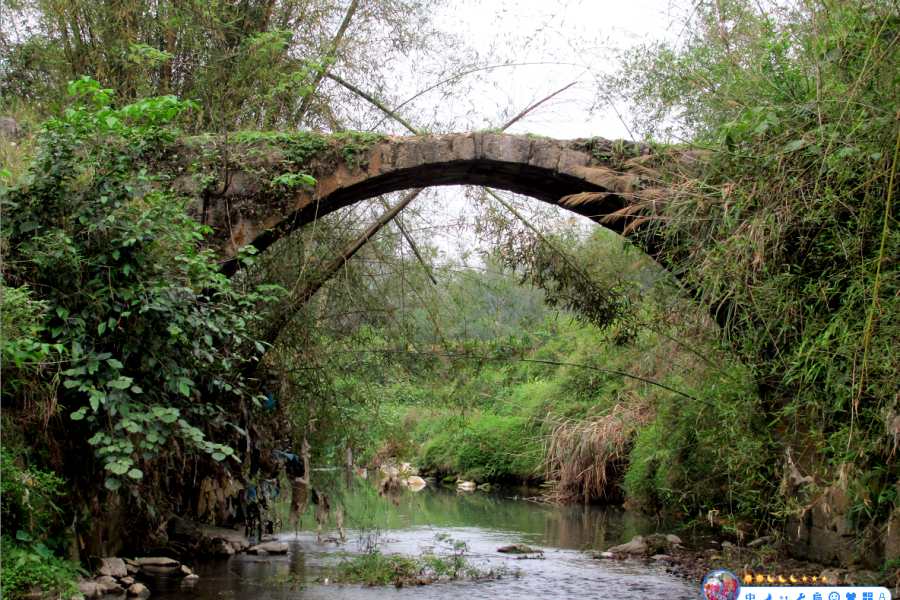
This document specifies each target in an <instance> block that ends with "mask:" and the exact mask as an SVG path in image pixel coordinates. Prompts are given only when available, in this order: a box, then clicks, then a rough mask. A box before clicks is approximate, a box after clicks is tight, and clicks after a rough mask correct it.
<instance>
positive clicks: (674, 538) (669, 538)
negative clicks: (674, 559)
mask: <svg viewBox="0 0 900 600" xmlns="http://www.w3.org/2000/svg"><path fill="white" fill-rule="evenodd" d="M666 541H667V542H669V543H670V544H680V543H681V538H680V537H678V536H677V535H674V534H671V533H670V534H669V535H667V536H666Z"/></svg>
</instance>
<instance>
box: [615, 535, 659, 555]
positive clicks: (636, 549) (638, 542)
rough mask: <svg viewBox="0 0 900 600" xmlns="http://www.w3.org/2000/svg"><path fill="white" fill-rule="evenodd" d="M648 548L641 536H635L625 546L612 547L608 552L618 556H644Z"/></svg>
mask: <svg viewBox="0 0 900 600" xmlns="http://www.w3.org/2000/svg"><path fill="white" fill-rule="evenodd" d="M648 548H649V546H647V543H646V542H645V541H644V538H643V536H640V535H636V536H634V537H633V538H631V541H630V542H628V543H626V544H620V545H618V546H613V547H612V548H610V549H609V552H616V553H619V554H646V553H647V549H648Z"/></svg>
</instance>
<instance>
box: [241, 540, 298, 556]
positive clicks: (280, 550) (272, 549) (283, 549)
mask: <svg viewBox="0 0 900 600" xmlns="http://www.w3.org/2000/svg"><path fill="white" fill-rule="evenodd" d="M260 551H263V552H265V553H266V554H287V551H288V545H287V544H286V543H285V542H266V543H265V544H259V545H257V546H253V547H252V548H250V549H249V550H248V551H247V552H249V553H251V554H259V553H260Z"/></svg>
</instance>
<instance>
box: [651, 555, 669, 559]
mask: <svg viewBox="0 0 900 600" xmlns="http://www.w3.org/2000/svg"><path fill="white" fill-rule="evenodd" d="M650 558H651V559H652V560H670V559H671V558H672V557H671V556H669V555H668V554H654V555H653V556H651V557H650Z"/></svg>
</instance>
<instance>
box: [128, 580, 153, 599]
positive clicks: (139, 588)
mask: <svg viewBox="0 0 900 600" xmlns="http://www.w3.org/2000/svg"><path fill="white" fill-rule="evenodd" d="M127 594H128V595H129V596H134V597H136V598H146V597H147V596H149V595H150V590H148V589H147V586H146V585H144V584H142V583H135V584H134V585H132V586H131V587H129V588H128V592H127Z"/></svg>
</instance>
